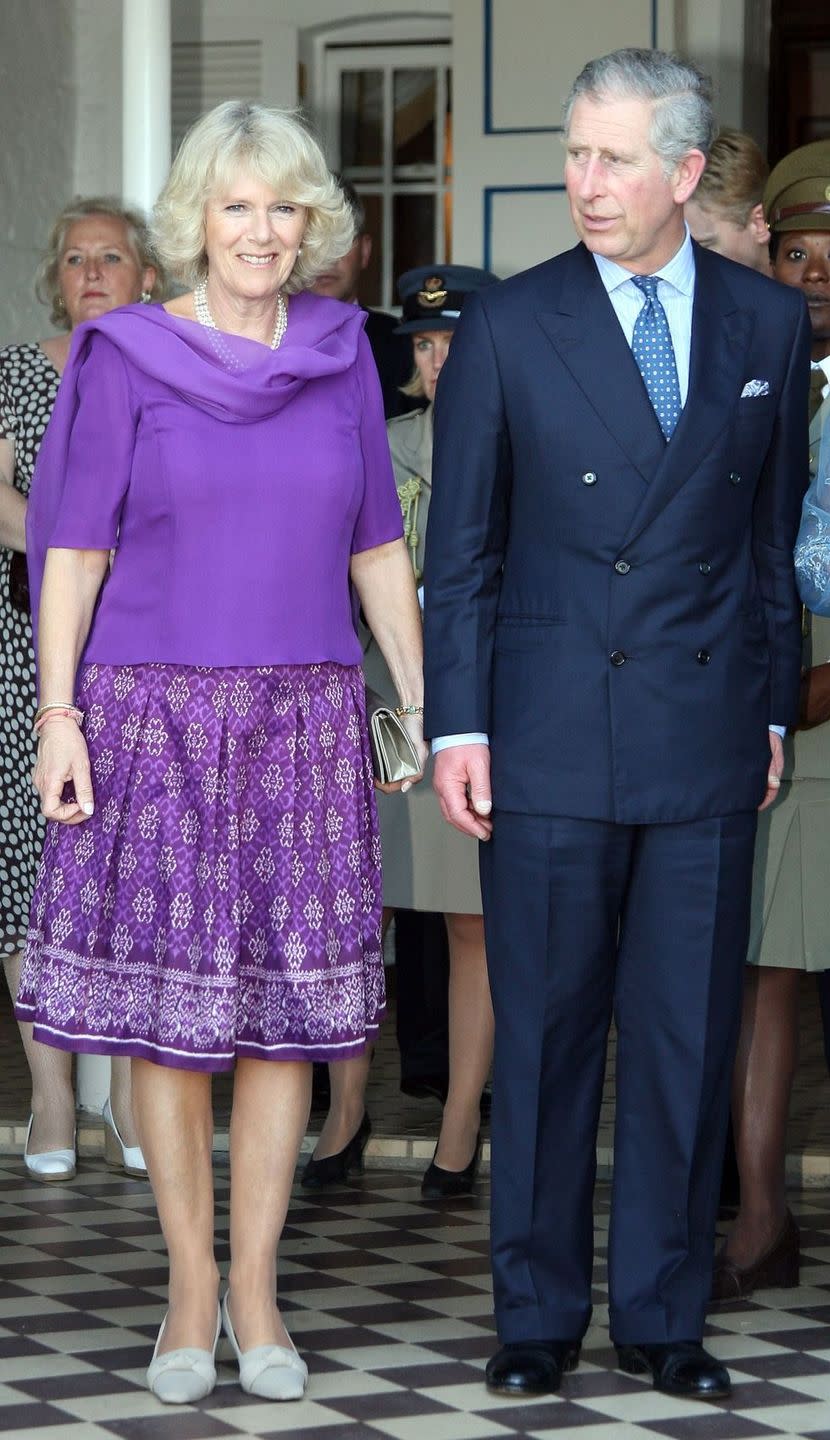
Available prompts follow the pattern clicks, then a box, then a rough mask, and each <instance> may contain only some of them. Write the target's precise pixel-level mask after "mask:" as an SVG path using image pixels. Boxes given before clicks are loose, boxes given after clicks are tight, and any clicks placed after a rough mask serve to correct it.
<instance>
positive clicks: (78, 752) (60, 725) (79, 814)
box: [32, 715, 95, 825]
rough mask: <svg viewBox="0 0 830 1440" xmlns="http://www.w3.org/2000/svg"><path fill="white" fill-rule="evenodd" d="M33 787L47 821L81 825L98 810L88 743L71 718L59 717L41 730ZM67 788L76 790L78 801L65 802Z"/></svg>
mask: <svg viewBox="0 0 830 1440" xmlns="http://www.w3.org/2000/svg"><path fill="white" fill-rule="evenodd" d="M32 783H33V784H34V787H35V789H36V790H37V792H38V794H39V796H40V808H41V811H42V812H43V814H44V815H45V817H46V819H47V820H57V821H58V822H59V823H60V824H62V825H80V824H82V823H83V821H84V820H88V819H89V817H90V815H91V814H92V812H93V810H94V809H95V805H94V802H93V797H92V775H91V773H90V768H89V755H88V753H87V748H86V741H85V740H84V737H83V735H82V734H81V731H80V728H79V726H78V724H77V722H76V721H75V720H73V719H72V717H71V716H70V715H66V716H64V715H60V716H56V717H55V719H54V720H50V721H49V722H48V724H46V725H44V727H43V729H42V730H41V732H40V743H39V745H38V752H37V763H36V764H35V770H34V774H33V776H32ZM67 784H71V785H72V787H73V788H74V791H75V799H74V800H63V799H62V798H61V797H62V795H63V790H64V786H65V785H67Z"/></svg>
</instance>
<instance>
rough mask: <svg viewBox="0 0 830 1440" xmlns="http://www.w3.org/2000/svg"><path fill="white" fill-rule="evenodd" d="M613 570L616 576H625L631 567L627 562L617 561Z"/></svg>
mask: <svg viewBox="0 0 830 1440" xmlns="http://www.w3.org/2000/svg"><path fill="white" fill-rule="evenodd" d="M614 569H615V570H616V572H617V574H618V575H627V574H628V572H629V570H630V569H631V566H630V565H629V563H628V561H627V560H618V561H617V563H616V565H615V566H614Z"/></svg>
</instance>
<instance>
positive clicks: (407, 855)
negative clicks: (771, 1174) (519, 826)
mask: <svg viewBox="0 0 830 1440" xmlns="http://www.w3.org/2000/svg"><path fill="white" fill-rule="evenodd" d="M495 280H496V276H495V275H491V274H489V273H488V272H487V271H486V270H476V269H473V268H471V267H469V266H463V265H447V266H443V267H441V266H434V267H426V268H421V269H417V270H409V271H407V272H406V274H404V275H402V276H401V278H400V280H399V282H398V293H399V295H400V299H401V303H402V307H403V318H402V321H401V324H400V325H399V326H398V332H399V333H400V334H405V335H410V336H411V337H412V351H413V359H414V370H413V374H412V378H411V380H410V381H409V383H408V384H407V385H406V386H404V387H402V388H403V390H404V393H405V394H407V395H410V396H412V397H415V398H422V399H423V400H424V401H425V402H426V404H425V406H424V408H423V409H422V410H416V411H412V412H410V413H409V414H407V415H400V416H397V417H396V418H395V419H393V420H390V421H388V423H387V431H388V435H389V447H390V450H391V452H392V461H393V464H394V468H395V479H396V481H397V485H398V495H399V497H400V501H401V509H402V511H403V518H404V536H405V539H406V544H407V546H408V548H409V553H410V556H411V559H412V567H413V570H414V572H415V579H416V583H417V585H418V587H419V595H420V596H421V602H422V604H423V589H422V585H423V579H422V577H423V568H424V541H425V537H426V528H427V522H428V517H429V502H430V496H431V493H432V478H431V477H432V401H433V399H434V396H435V387H436V384H437V381H438V376H439V374H440V371H441V367H442V365H443V363H444V360H445V359H446V357H447V352H448V350H449V347H450V342H451V340H452V332H453V330H454V329H455V326H456V323H457V321H458V316H459V313H460V311H461V307H462V305H463V303H464V300H465V298H466V296H467V295H468V294H469V293H470V292H471V291H472V290H477V289H480V288H481V287H482V286H483V285H491V284H493V283H494V282H495ZM364 670H365V673H366V683H367V684H368V685H370V686H371V687H372V689H374V690H377V691H378V692H379V694H381V695H384V696H389V695H394V693H395V687H394V685H393V683H392V680H391V677H390V675H389V672H388V671H387V669H386V666H385V664H384V661H383V658H382V656H381V654H380V650H379V649H378V646H377V645H376V644H375V643H374V642H373V641H372V639H371V637H368V641H367V645H366V650H365V659H364ZM430 768H431V765H430ZM430 780H431V775H430V773H429V770H428V773H427V777H426V782H425V783H424V784H423V785H422V786H419V787H416V789H413V790H411V791H410V792H409V793H408V794H407V795H406V796H405V797H403V798H402V797H401V796H400V795H395V796H385V795H380V794H379V795H378V797H377V798H378V812H379V816H380V826H381V840H382V845H383V902H384V911H385V918H386V919H387V920H388V919H391V916H392V914H393V913H394V911H395V910H396V909H405V910H420V911H427V912H430V911H433V912H439V913H441V914H443V915H444V917H445V921H446V926H447V935H448V941H449V953H450V979H449V1090H448V1094H447V1099H446V1102H445V1104H444V1114H443V1121H442V1125H441V1133H440V1136H439V1139H438V1145H437V1147H436V1151H435V1156H434V1159H433V1162H432V1164H431V1165H430V1166H429V1169H428V1170H427V1172H426V1174H425V1176H424V1180H423V1184H422V1187H421V1188H422V1193H423V1194H424V1195H425V1196H426V1197H432V1198H435V1197H437V1196H442V1195H462V1194H466V1193H468V1192H469V1191H470V1190H471V1189H472V1186H473V1182H474V1179H475V1174H476V1169H477V1166H478V1159H479V1151H480V1137H479V1118H480V1110H479V1107H480V1102H481V1093H482V1090H483V1089H484V1085H485V1082H486V1080H487V1076H488V1074H489V1070H490V1063H491V1059H492V1051H493V1008H492V1004H491V1001H490V988H489V983H488V979H487V968H486V959H485V953H484V924H483V921H482V914H481V891H480V888H479V880H478V847H477V846H476V845H475V844H474V843H472V842H471V841H469V840H467V839H465V837H464V836H462V835H460V834H459V833H458V832H457V831H456V830H453V828H452V827H451V826H449V825H446V824H445V823H444V821H443V820H442V818H441V812H440V809H439V806H438V801H437V799H436V796H435V794H434V793H433V790H432V786H431V783H430ZM419 791H420V792H421V793H419ZM389 799H391V800H392V801H393V803H392V804H391V805H390V804H387V803H386V802H387V800H389ZM368 1070H369V1060H368V1057H365V1056H360V1057H357V1058H355V1059H354V1060H344V1061H339V1062H337V1063H336V1064H333V1065H331V1066H330V1067H329V1071H330V1076H331V1090H332V1104H331V1109H330V1112H329V1116H328V1118H327V1120H326V1124H325V1126H324V1128H323V1132H322V1134H321V1136H320V1140H319V1141H318V1145H317V1149H316V1150H315V1152H314V1156H313V1157H312V1159H311V1160H310V1161H309V1165H308V1167H307V1169H306V1172H305V1174H304V1176H303V1184H304V1185H306V1186H307V1187H309V1188H310V1187H314V1186H316V1185H318V1184H320V1183H326V1182H327V1181H328V1180H329V1179H331V1180H340V1179H342V1178H343V1177H344V1176H345V1175H346V1174H347V1173H348V1170H349V1168H350V1165H353V1164H356V1163H358V1162H359V1159H360V1155H361V1152H362V1148H363V1145H365V1142H366V1138H367V1136H368V1123H367V1120H366V1116H365V1113H364V1105H363V1097H364V1093H365V1087H366V1080H367V1078H368ZM361 1116H363V1119H362V1120H361ZM355 1127H357V1128H355ZM349 1137H351V1138H349ZM344 1141H345V1144H344Z"/></svg>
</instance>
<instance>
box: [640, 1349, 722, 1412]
mask: <svg viewBox="0 0 830 1440" xmlns="http://www.w3.org/2000/svg"><path fill="white" fill-rule="evenodd" d="M617 1356H618V1358H619V1362H620V1369H621V1370H626V1371H627V1372H628V1374H629V1375H644V1374H645V1373H646V1372H647V1371H651V1375H652V1379H653V1380H654V1388H655V1390H663V1391H665V1393H666V1394H667V1395H682V1396H683V1397H684V1399H686V1400H725V1399H726V1397H727V1395H731V1394H732V1381H731V1380H730V1378H729V1371H728V1370H727V1369H726V1368H725V1367H724V1366H723V1365H720V1364H719V1363H718V1361H717V1360H716V1359H715V1358H714V1356H713V1355H709V1354H707V1352H706V1351H705V1350H704V1348H703V1346H702V1345H701V1343H700V1341H699V1340H675V1341H673V1342H671V1343H670V1344H665V1345H618V1346H617Z"/></svg>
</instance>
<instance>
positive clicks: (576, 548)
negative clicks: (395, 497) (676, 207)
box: [425, 245, 810, 823]
mask: <svg viewBox="0 0 830 1440" xmlns="http://www.w3.org/2000/svg"><path fill="white" fill-rule="evenodd" d="M694 253H695V263H696V284H695V297H694V310H693V324H692V342H691V356H690V379H689V390H688V397H687V400H686V404H685V406H684V409H683V413H682V415H681V418H680V421H679V423H678V425H677V428H676V430H675V432H674V435H673V437H672V439H671V441H670V442H669V443H668V444H667V443H666V442H665V440H664V438H663V436H662V433H661V431H660V429H659V426H658V424H657V420H656V418H655V415H654V412H653V410H652V407H651V404H650V401H649V399H648V396H647V394H646V391H645V387H644V385H643V382H642V379H641V377H640V374H639V371H638V370H637V367H636V364H635V361H634V359H633V356H632V354H631V350H630V347H629V345H628V344H627V342H626V340H625V337H624V335H623V332H622V329H621V326H620V324H619V321H618V320H617V317H616V315H615V313H614V310H613V307H612V305H611V302H610V300H609V298H608V296H607V293H606V291H605V289H604V286H603V285H602V282H601V280H600V277H599V274H598V271H597V268H596V264H595V262H594V260H593V258H592V256H591V255H590V254H589V253H588V252H587V250H585V248H584V247H583V246H582V245H577V246H576V248H575V249H573V250H571V251H568V252H567V253H565V254H563V255H561V256H557V257H556V258H554V259H552V260H549V261H547V262H546V263H544V264H542V265H539V266H537V267H536V268H534V269H532V270H529V271H526V272H524V273H523V274H520V275H517V276H515V277H513V278H512V279H510V280H507V281H504V282H503V283H501V284H499V285H497V286H493V287H492V288H490V289H487V290H485V291H482V292H479V293H478V294H474V295H471V296H470V297H469V298H468V300H467V302H466V305H465V308H464V312H463V315H462V317H461V320H460V323H459V326H458V329H457V331H456V335H455V338H454V340H453V345H452V350H451V353H450V356H449V359H448V361H447V363H446V365H445V367H444V370H443V372H442V375H441V380H440V383H439V386H438V394H437V398H436V406H435V452H434V467H433V498H432V513H431V517H430V527H429V537H428V541H427V554H426V613H425V625H426V729H427V733H428V734H430V735H433V736H435V735H445V734H457V733H460V732H468V731H485V732H487V734H488V735H489V736H490V741H491V749H492V762H491V763H492V782H493V799H494V807H495V809H496V811H498V810H499V809H503V810H512V811H518V812H523V813H529V814H559V815H569V816H573V817H583V818H588V819H602V820H612V821H618V822H623V823H651V822H673V821H685V820H694V819H698V818H701V817H705V816H716V815H727V814H731V813H734V812H736V811H741V810H751V809H754V808H755V807H756V806H757V805H758V804H759V803H760V801H761V799H762V798H763V795H764V791H765V785H766V775H767V769H768V762H769V740H768V726H769V724H770V723H779V724H782V725H785V724H789V723H791V722H792V721H793V720H794V718H795V714H796V705H797V695H798V682H799V669H800V656H801V642H800V624H799V607H798V602H797V596H796V591H795V586H794V581H793V570H792V549H793V543H794V539H795V534H796V530H797V526H798V519H799V513H800V505H801V499H802V494H803V490H804V487H805V483H806V476H807V439H806V437H807V426H806V413H807V389H808V383H809V337H810V329H809V322H808V318H807V314H806V308H805V306H804V303H803V299H802V298H801V296H800V295H799V294H798V293H796V292H795V291H794V290H792V289H789V288H787V287H785V286H782V285H778V284H776V283H775V282H773V281H770V280H767V279H765V278H764V277H763V276H760V275H758V274H755V273H754V272H752V271H750V270H748V269H746V268H744V267H742V266H739V265H735V264H733V263H732V262H731V261H728V260H724V259H723V258H722V257H720V256H717V255H714V254H712V253H710V252H708V251H704V250H701V249H700V248H699V247H697V246H695V251H694ZM752 380H755V381H759V382H762V383H761V385H760V386H756V387H752V388H755V389H756V390H759V389H760V390H762V391H763V392H764V393H759V394H756V395H754V396H749V395H747V396H743V395H742V392H743V390H744V387H745V385H747V382H749V381H752Z"/></svg>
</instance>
